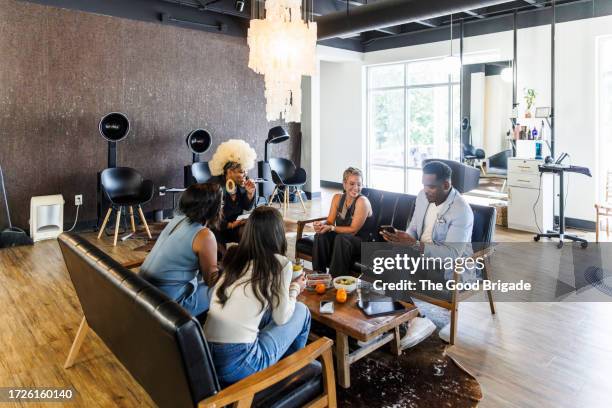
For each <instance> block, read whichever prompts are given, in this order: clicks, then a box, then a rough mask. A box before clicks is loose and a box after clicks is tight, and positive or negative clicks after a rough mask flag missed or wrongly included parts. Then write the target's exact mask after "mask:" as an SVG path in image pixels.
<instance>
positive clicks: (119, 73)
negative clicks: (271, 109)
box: [0, 0, 299, 228]
mask: <svg viewBox="0 0 612 408" xmlns="http://www.w3.org/2000/svg"><path fill="white" fill-rule="evenodd" d="M247 62H248V47H247V45H246V40H245V39H244V38H236V37H229V36H224V35H220V34H213V33H205V32H201V31H195V30H188V29H183V28H177V27H170V26H163V25H160V24H151V23H143V22H137V21H132V20H126V19H120V18H115V17H107V16H101V15H95V14H88V13H83V12H77V11H70V10H64V9H59V8H53V7H46V6H39V5H34V4H30V3H21V2H17V1H14V0H0V139H1V140H0V165H1V166H2V168H3V169H4V173H5V181H6V187H7V190H8V191H7V195H8V197H9V206H10V209H11V215H12V218H13V223H14V224H17V225H19V226H22V227H24V228H25V227H27V225H28V219H29V202H30V198H31V197H32V196H37V195H47V194H58V193H60V194H63V196H64V199H65V200H66V207H65V212H64V214H65V220H66V222H68V221H71V220H73V219H74V205H73V204H74V195H75V194H83V199H84V208H83V211H82V213H81V214H82V215H81V216H80V218H81V220H92V219H94V218H95V208H96V172H98V171H100V170H102V169H104V168H105V166H106V157H107V156H106V155H107V153H106V152H107V148H106V142H105V141H104V139H102V137H101V136H100V134H99V133H98V129H97V126H98V121H99V119H100V118H101V117H102V116H103V115H104V114H105V113H107V112H112V111H119V112H124V113H126V114H127V116H128V117H129V119H130V122H131V126H132V131H131V132H130V135H129V137H128V138H127V139H126V140H124V141H122V142H120V143H119V144H118V160H117V161H118V165H120V166H130V167H134V168H136V169H138V170H139V171H141V172H142V174H143V175H144V177H145V178H150V179H152V180H153V181H154V183H155V185H156V186H159V185H166V186H173V187H181V186H182V182H183V166H184V165H185V164H188V163H190V161H191V153H190V152H189V151H188V149H187V147H186V145H185V140H184V137H185V135H186V134H187V132H189V131H190V130H192V129H195V128H197V127H204V128H206V129H208V130H209V131H210V132H211V133H212V135H213V146H212V148H211V149H210V150H209V152H207V153H206V154H205V155H204V157H203V158H202V159H203V160H208V159H210V157H211V156H212V154H213V152H214V150H215V148H216V146H217V145H218V144H219V143H220V142H222V141H223V140H227V139H230V138H239V139H244V140H246V141H248V142H249V144H251V146H252V147H254V148H255V150H256V151H257V154H258V156H259V157H261V158H263V146H264V140H265V138H266V136H267V131H268V129H269V128H270V127H271V126H273V124H270V123H268V122H266V119H265V100H264V86H263V77H261V76H260V75H257V74H255V73H254V72H252V71H251V70H250V69H249V68H248V67H247ZM289 131H290V133H291V134H292V135H296V136H297V133H298V132H299V126H298V125H294V126H291V127H290V128H289ZM291 140H292V142H288V143H284V144H282V145H277V146H273V147H272V149H273V151H274V153H275V155H276V154H278V155H282V156H284V157H293V158H294V160H295V155H297V153H298V151H299V147H298V146H297V141H298V138H297V137H294V138H292V139H291ZM255 171H256V169H255ZM162 200H164V199H163V198H156V199H155V200H154V201H153V202H152V203H151V204H149V205H148V206H147V208H145V210H151V209H153V208H160V207H161V206H162V205H163V204H165V207H166V208H169V206H170V198H169V197H166V199H165V201H162Z"/></svg>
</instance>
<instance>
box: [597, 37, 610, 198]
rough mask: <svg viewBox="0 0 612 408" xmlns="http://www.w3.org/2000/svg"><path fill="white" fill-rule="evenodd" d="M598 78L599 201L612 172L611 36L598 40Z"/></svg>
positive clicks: (604, 192) (602, 196) (603, 195)
mask: <svg viewBox="0 0 612 408" xmlns="http://www.w3.org/2000/svg"><path fill="white" fill-rule="evenodd" d="M597 55H598V62H599V63H598V78H597V80H598V81H599V84H598V86H596V89H598V90H599V91H598V92H599V95H598V101H597V108H598V109H597V110H598V124H597V127H598V134H599V149H598V150H599V155H600V156H599V169H598V170H599V182H598V183H597V189H598V190H597V197H598V200H599V201H603V199H604V198H605V194H606V191H605V186H606V182H607V180H606V175H607V172H608V171H610V170H612V167H610V164H609V160H610V157H612V136H610V135H612V36H606V37H601V38H599V41H598V47H597Z"/></svg>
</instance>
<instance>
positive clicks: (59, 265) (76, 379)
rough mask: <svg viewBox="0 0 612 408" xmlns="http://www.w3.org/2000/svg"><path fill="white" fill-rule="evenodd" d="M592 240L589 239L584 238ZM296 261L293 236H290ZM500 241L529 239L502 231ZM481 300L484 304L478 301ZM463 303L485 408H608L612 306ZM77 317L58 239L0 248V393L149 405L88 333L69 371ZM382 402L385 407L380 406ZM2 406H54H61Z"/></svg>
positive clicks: (462, 339)
mask: <svg viewBox="0 0 612 408" xmlns="http://www.w3.org/2000/svg"><path fill="white" fill-rule="evenodd" d="M331 193H333V191H332V190H325V191H324V192H323V196H322V197H321V198H320V199H316V200H314V201H311V202H308V203H307V213H304V212H303V211H302V209H301V206H300V204H299V203H297V204H291V205H290V209H289V212H288V213H287V215H286V219H287V221H288V224H289V225H293V222H294V221H295V220H297V219H304V218H313V217H317V216H321V215H326V213H327V210H328V206H329V201H330V198H331ZM581 234H584V235H585V236H587V237H588V239H589V240H592V239H594V234H592V233H581ZM85 235H86V236H87V237H88V238H90V239H91V240H92V241H95V242H97V243H98V244H99V245H101V246H102V247H103V248H105V250H106V251H107V252H108V253H109V254H110V255H111V256H113V257H115V258H117V259H118V260H120V261H121V262H125V261H131V260H136V259H141V258H143V257H144V256H145V253H144V252H141V251H135V250H134V248H137V247H139V246H140V245H142V244H143V241H140V240H129V241H126V242H120V243H119V244H118V245H117V247H114V248H113V247H112V245H111V244H112V242H111V240H110V239H109V238H103V240H102V242H101V243H100V241H97V240H96V239H95V234H93V233H87V234H85ZM288 237H289V241H290V244H291V249H290V250H289V254H293V253H294V252H293V245H294V241H295V229H290V231H288ZM496 238H497V240H498V241H505V242H508V241H516V242H520V241H530V240H531V239H532V234H530V233H520V232H517V231H510V230H507V229H503V228H498V230H497V233H496ZM483 300H484V298H483ZM496 306H497V310H498V313H497V315H495V316H491V314H490V312H489V307H488V305H487V304H486V303H480V302H467V303H462V304H461V307H460V313H459V334H458V341H457V344H456V345H455V346H453V347H449V349H448V351H447V352H448V353H449V354H450V355H452V356H453V357H454V358H456V360H457V361H458V362H459V363H460V364H462V365H463V366H464V367H465V368H466V369H467V370H469V371H470V372H471V373H472V374H474V375H475V376H476V377H477V378H478V380H479V382H480V383H481V385H482V387H483V394H484V399H483V401H482V403H481V406H482V407H538V408H540V407H604V406H605V407H608V406H609V405H610V400H611V397H612V391H610V387H609V379H610V377H611V376H612V325H610V321H611V319H612V303H569V302H563V303H497V304H496ZM81 317H82V313H81V309H80V305H79V302H78V299H77V298H76V295H75V292H74V289H73V287H72V284H71V282H70V279H69V277H68V274H67V271H66V269H65V267H64V262H63V259H62V256H61V253H60V251H59V247H58V245H57V242H56V241H43V242H39V243H36V244H35V245H34V246H29V247H18V248H10V249H3V250H0V325H1V326H0V327H2V330H0V345H1V347H0V387H9V386H10V387H12V386H15V387H72V388H74V390H76V397H75V399H74V401H73V402H72V403H67V404H65V405H66V406H75V407H92V406H101V407H107V406H121V407H142V406H154V404H153V403H152V401H151V400H150V398H149V397H148V396H147V395H146V394H145V393H144V392H143V391H142V389H141V388H140V386H139V385H138V384H137V383H136V381H135V380H133V379H132V378H131V376H130V375H129V374H128V373H127V372H126V371H125V370H124V369H123V367H122V366H121V364H120V363H119V362H118V361H117V360H116V359H115V358H114V356H113V355H112V354H111V353H110V352H109V350H108V349H107V348H106V347H105V346H104V344H103V343H102V342H101V341H100V340H99V339H98V338H97V337H96V336H95V335H93V334H88V335H87V336H86V338H85V341H84V343H83V347H82V349H81V352H80V354H79V355H78V357H77V359H76V362H75V365H74V367H72V368H70V369H68V370H65V369H63V368H62V367H63V363H64V360H65V358H66V356H67V354H68V351H69V349H70V345H71V343H72V340H73V338H74V335H75V333H76V331H77V329H78V327H79V323H80V321H81ZM383 404H384V401H381V406H382V405H383ZM0 406H23V407H37V406H48V407H57V406H60V404H58V403H52V404H49V403H48V404H39V403H27V404H26V403H22V404H10V403H9V404H3V403H0Z"/></svg>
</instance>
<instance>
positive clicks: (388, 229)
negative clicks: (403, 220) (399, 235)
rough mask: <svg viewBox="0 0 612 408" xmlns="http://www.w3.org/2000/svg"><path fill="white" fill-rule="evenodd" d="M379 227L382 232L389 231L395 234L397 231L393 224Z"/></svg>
mask: <svg viewBox="0 0 612 408" xmlns="http://www.w3.org/2000/svg"><path fill="white" fill-rule="evenodd" d="M379 229H380V231H381V232H382V231H385V232H388V233H389V234H395V232H396V229H395V227H394V226H393V225H381V226H380V227H379Z"/></svg>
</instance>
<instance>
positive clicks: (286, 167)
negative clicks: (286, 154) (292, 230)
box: [269, 157, 306, 214]
mask: <svg viewBox="0 0 612 408" xmlns="http://www.w3.org/2000/svg"><path fill="white" fill-rule="evenodd" d="M269 163H270V170H271V173H272V181H273V182H274V184H275V185H276V187H275V188H274V192H273V193H272V196H271V197H270V203H272V202H273V201H274V198H275V197H276V196H277V194H278V193H279V191H282V192H283V214H285V213H286V212H287V207H288V205H289V195H290V194H291V193H292V192H295V194H297V196H298V198H299V200H300V203H302V209H303V210H304V212H306V206H305V205H304V200H303V199H302V194H304V192H303V191H302V186H303V185H304V184H306V170H304V169H303V168H301V167H299V168H297V167H296V166H295V164H294V163H293V162H292V161H291V160H288V159H282V158H278V157H275V158H271V159H269Z"/></svg>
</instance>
